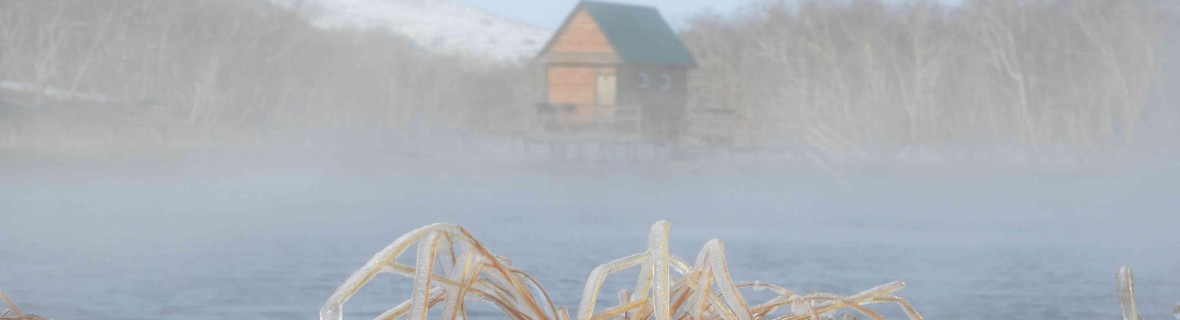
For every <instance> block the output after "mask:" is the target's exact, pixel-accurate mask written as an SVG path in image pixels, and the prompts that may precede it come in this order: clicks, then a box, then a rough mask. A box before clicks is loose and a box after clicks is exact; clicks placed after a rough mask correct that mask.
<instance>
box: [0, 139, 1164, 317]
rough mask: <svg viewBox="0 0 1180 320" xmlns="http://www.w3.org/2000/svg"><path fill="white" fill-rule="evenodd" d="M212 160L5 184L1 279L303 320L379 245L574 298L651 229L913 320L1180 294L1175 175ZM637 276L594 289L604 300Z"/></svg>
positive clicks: (32, 172) (1149, 302)
mask: <svg viewBox="0 0 1180 320" xmlns="http://www.w3.org/2000/svg"><path fill="white" fill-rule="evenodd" d="M231 158H234V157H233V156H228V155H227V156H225V157H214V158H212V159H208V158H202V159H188V160H182V162H184V163H183V164H174V163H170V162H146V163H136V162H135V161H119V162H118V163H119V164H118V165H110V166H104V167H101V168H95V167H90V166H86V167H81V166H75V165H73V164H69V163H64V164H55V165H45V166H42V167H37V168H22V169H20V170H13V171H11V172H7V173H5V174H4V176H5V178H4V179H0V244H2V245H0V288H3V289H4V290H6V291H7V292H8V293H9V294H10V295H12V296H13V297H14V298H16V299H17V302H18V303H21V306H22V308H23V309H25V310H26V311H29V312H34V313H39V314H42V315H45V316H52V317H54V318H56V319H210V318H230V317H232V318H245V319H291V318H296V319H300V318H301V319H310V318H315V317H316V312H317V311H318V309H319V306H320V305H321V304H323V302H324V300H325V299H326V298H327V297H328V296H329V295H330V294H331V293H332V292H333V291H334V290H335V287H336V286H338V285H339V284H340V283H342V282H343V281H344V279H345V278H346V277H347V276H348V275H349V274H350V273H351V272H352V271H353V270H355V269H356V268H358V267H360V266H361V265H362V264H363V263H364V262H365V261H367V259H368V258H369V257H370V256H371V255H372V254H374V253H376V252H377V251H378V250H380V249H381V248H382V247H384V246H385V245H386V244H388V243H389V242H391V241H393V239H395V238H396V237H397V236H399V235H401V234H402V233H404V232H407V231H409V230H412V229H414V228H416V227H419V226H422V225H425V224H428V223H432V222H456V223H460V224H462V225H464V226H466V227H467V228H468V229H470V230H471V231H472V233H473V234H474V235H475V236H476V237H477V238H478V239H480V240H482V241H483V242H484V243H485V244H486V245H487V246H488V247H489V249H490V250H492V252H493V253H497V254H500V255H503V256H506V257H508V258H510V259H512V261H513V263H514V264H516V265H518V266H521V267H522V268H523V269H524V270H527V271H529V272H530V273H533V274H534V275H536V276H537V278H539V279H540V281H541V282H542V284H543V285H545V286H546V288H547V289H548V290H549V291H550V293H551V294H552V295H553V296H554V298H555V299H556V300H557V302H558V303H559V305H564V306H568V307H571V308H574V307H576V304H577V301H578V299H579V298H580V294H581V290H582V286H583V283H584V281H585V278H586V276H587V274H588V273H589V271H590V270H591V269H592V268H593V267H595V266H596V265H598V264H601V263H605V262H607V261H610V260H612V259H616V258H619V257H623V256H626V255H629V254H632V253H635V252H639V251H642V250H643V249H644V245H645V240H644V239H645V238H646V233H647V230H648V227H649V226H650V225H651V223H653V222H655V221H657V220H660V219H667V220H670V221H672V223H673V224H672V233H671V239H672V245H673V247H672V252H673V253H674V254H676V255H678V256H681V257H688V258H691V257H695V255H696V251H697V250H699V248H700V247H701V246H702V245H703V244H704V243H705V241H707V240H708V239H711V238H720V239H723V240H725V241H726V244H727V254H728V259H729V264H730V268H731V271H732V273H733V275H734V277H735V279H736V280H739V281H741V280H762V281H766V282H770V283H776V284H781V285H783V286H785V287H787V288H790V289H792V290H795V291H799V292H833V293H840V294H852V293H856V292H859V291H861V290H864V289H868V288H871V287H873V286H876V285H879V284H882V283H886V282H889V281H894V280H904V281H907V282H908V283H909V284H910V286H909V287H908V288H907V289H905V290H903V291H901V292H900V295H901V296H903V297H905V298H908V299H910V301H911V302H913V303H914V305H915V306H916V307H917V308H918V310H919V311H921V312H923V314H924V315H925V316H926V317H927V318H929V319H1032V318H1088V319H1115V318H1117V317H1118V315H1119V307H1118V296H1117V294H1116V291H1115V288H1116V286H1115V282H1114V275H1115V270H1116V269H1117V268H1118V267H1119V266H1121V265H1132V266H1133V267H1134V268H1135V271H1136V280H1137V281H1136V284H1137V288H1136V289H1137V296H1138V299H1139V309H1140V311H1141V312H1142V313H1143V317H1144V319H1166V318H1168V317H1170V314H1169V311H1170V310H1171V309H1170V308H1171V306H1172V303H1173V302H1174V301H1176V299H1178V298H1180V254H1177V253H1178V252H1180V240H1178V239H1180V238H1177V236H1176V234H1177V233H1176V232H1175V230H1176V229H1177V228H1178V227H1180V215H1177V214H1176V209H1175V208H1178V207H1180V206H1178V205H1180V200H1178V199H1177V197H1176V196H1175V194H1176V193H1175V190H1176V188H1175V187H1176V186H1177V183H1176V182H1175V181H1177V180H1176V179H1177V178H1180V174H1177V172H1176V171H1174V170H1158V169H1152V170H1147V169H1144V170H1124V171H1120V172H1108V173H1099V174H1084V175H1083V174H1072V173H1032V174H1029V173H1020V174H1015V173H1013V174H1006V173H995V172H991V173H989V174H986V175H985V174H973V173H952V174H938V175H923V174H917V173H891V172H890V171H888V170H881V171H880V172H875V173H868V174H863V175H858V176H856V177H850V178H848V179H847V181H846V182H844V183H840V182H837V181H836V179H833V178H832V177H829V176H826V175H821V174H812V173H800V172H790V171H765V170H742V169H733V170H719V169H717V168H710V167H709V166H705V165H703V164H701V163H696V164H677V163H675V162H669V163H658V164H636V165H627V166H610V167H607V166H599V165H585V164H572V163H563V164H553V163H519V162H518V163H500V164H489V163H487V162H484V163H482V164H479V165H473V164H471V163H439V161H426V160H423V161H410V160H397V161H390V162H382V161H379V160H375V161H374V162H375V163H377V164H376V165H374V164H372V163H369V164H367V165H363V166H358V165H355V164H352V163H340V162H334V163H332V164H330V165H324V164H317V165H287V164H285V163H276V162H268V161H258V162H256V163H249V164H246V165H243V166H235V167H233V168H234V169H226V167H224V166H222V164H224V163H225V162H228V161H230V159H231ZM263 168H268V169H263ZM634 279H635V276H634V274H633V273H624V274H622V275H619V276H616V277H614V278H611V279H610V281H608V285H607V287H606V288H605V289H606V290H605V291H604V292H610V293H609V294H604V295H603V296H604V301H603V302H602V303H611V302H607V300H609V299H613V296H614V295H613V292H614V291H617V290H618V289H621V288H624V287H628V286H630V285H631V283H632V282H633V281H634ZM409 285H410V282H409V280H408V279H401V278H397V277H394V276H389V275H385V276H383V277H382V278H379V280H377V281H375V282H374V283H373V284H371V285H370V286H369V287H366V288H365V289H364V290H362V291H361V293H359V294H358V295H357V297H355V298H354V299H353V300H351V301H349V303H347V304H345V311H346V316H350V317H359V318H371V317H373V316H375V315H377V314H379V313H380V312H381V311H384V310H385V309H387V308H390V307H392V306H394V305H396V304H397V303H398V302H400V301H402V300H405V299H408V298H409V296H410V289H409ZM756 299H758V297H757V296H752V297H751V300H756ZM611 304H612V305H613V303H611ZM877 309H878V310H882V311H883V312H885V314H886V315H890V316H901V314H900V312H899V310H897V309H896V308H893V307H891V306H882V307H880V308H877ZM474 311H478V312H473V316H476V315H477V316H478V317H480V318H501V317H502V316H500V315H497V314H495V313H494V312H493V311H494V310H492V309H477V310H474Z"/></svg>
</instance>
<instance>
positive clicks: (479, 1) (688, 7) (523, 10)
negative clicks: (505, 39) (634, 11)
mask: <svg viewBox="0 0 1180 320" xmlns="http://www.w3.org/2000/svg"><path fill="white" fill-rule="evenodd" d="M458 1H459V2H461V3H464V4H468V5H472V6H475V7H477V8H480V9H484V10H487V11H490V12H492V13H495V14H499V15H502V16H505V17H508V18H511V19H513V20H516V21H520V22H524V23H528V24H531V25H535V26H538V27H542V28H546V29H557V28H558V27H559V26H560V24H561V22H562V20H563V19H565V17H566V14H568V13H569V11H570V10H571V9H573V8H574V6H576V5H577V4H578V0H458ZM619 2H625V3H631V4H637V5H647V6H653V7H656V8H659V9H660V12H662V13H663V14H664V18H665V19H668V21H669V22H670V23H672V24H673V25H679V24H681V23H682V22H684V21H686V20H687V19H688V18H689V17H692V16H693V15H694V14H696V13H700V12H703V11H705V10H716V11H719V12H729V11H732V10H733V9H735V8H737V7H739V6H741V5H742V4H744V3H747V1H740V0H625V1H619Z"/></svg>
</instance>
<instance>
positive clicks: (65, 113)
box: [0, 0, 1176, 149]
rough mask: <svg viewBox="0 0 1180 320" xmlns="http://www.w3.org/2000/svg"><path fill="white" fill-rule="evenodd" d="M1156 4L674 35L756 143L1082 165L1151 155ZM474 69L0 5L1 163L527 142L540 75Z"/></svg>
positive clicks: (146, 15)
mask: <svg viewBox="0 0 1180 320" xmlns="http://www.w3.org/2000/svg"><path fill="white" fill-rule="evenodd" d="M1164 3H1166V2H1156V1H1149V0H966V1H962V2H961V3H959V4H955V5H948V4H944V3H943V2H940V1H936V0H914V1H902V2H893V1H884V0H853V1H819V0H807V1H763V2H752V3H751V4H749V5H748V6H747V7H745V8H744V9H742V10H740V11H738V12H736V13H733V14H726V15H718V14H702V15H699V16H697V17H695V18H694V19H692V20H691V21H688V22H687V23H686V24H684V25H683V27H682V28H681V29H682V30H681V32H682V37H683V38H684V40H685V42H686V44H687V45H688V46H689V47H690V49H691V50H692V51H693V52H694V54H695V55H696V57H697V59H698V60H699V62H700V66H701V68H700V69H698V70H696V71H695V72H694V73H693V75H692V82H693V83H692V90H691V95H692V97H691V100H692V102H691V104H692V108H695V109H713V110H717V109H721V110H729V111H731V112H730V114H735V115H736V118H738V119H737V121H735V122H734V123H736V124H737V125H736V126H735V127H734V128H731V130H734V131H741V132H742V133H743V134H745V135H748V136H753V138H752V140H755V141H758V142H759V143H764V144H776V143H794V142H795V141H804V140H806V141H809V142H810V143H812V144H820V145H826V146H828V147H839V148H853V149H855V148H859V147H864V146H874V147H891V146H914V145H944V144H950V143H964V144H1019V145H1025V146H1033V147H1036V146H1060V145H1068V146H1082V147H1085V146H1094V145H1099V144H1119V143H1126V142H1130V141H1134V140H1136V139H1139V138H1141V135H1140V133H1139V131H1140V129H1141V127H1142V126H1141V123H1142V122H1143V118H1144V109H1145V107H1146V106H1147V105H1149V103H1148V101H1149V100H1150V99H1151V96H1152V94H1153V92H1155V91H1159V90H1160V89H1159V86H1156V84H1158V83H1160V82H1159V81H1158V79H1159V76H1160V75H1161V65H1162V64H1163V62H1162V61H1164V54H1165V53H1164V51H1163V49H1162V48H1163V47H1164V44H1165V41H1164V37H1166V36H1167V35H1168V33H1167V32H1166V28H1165V24H1164V22H1163V21H1164V20H1163V19H1161V17H1162V16H1163V14H1164V12H1165V11H1164V10H1163V9H1164V8H1163V7H1162V6H1163V4H1164ZM1173 14H1175V13H1173ZM481 61H482V60H481V59H475V58H471V57H461V56H449V55H435V54H431V53H429V52H427V51H425V50H423V49H421V48H419V47H417V46H415V45H414V44H413V43H412V42H410V41H408V40H406V39H405V38H404V37H401V36H397V35H391V34H387V33H383V32H379V31H366V30H324V29H320V28H316V27H314V26H312V25H311V24H310V23H309V22H308V21H307V19H305V18H304V17H302V16H301V15H300V13H299V12H296V11H292V10H287V9H284V8H282V7H279V6H276V5H274V4H273V3H271V2H269V1H261V0H260V1H244V0H85V1H82V0H38V1H13V0H0V81H4V82H3V83H6V84H7V86H8V88H7V89H3V90H0V137H7V138H5V139H3V140H0V141H7V142H8V143H9V144H8V145H10V146H25V147H27V145H28V144H21V143H19V142H20V141H21V140H23V139H30V137H39V136H42V135H46V134H47V132H48V133H52V131H53V130H66V129H69V128H70V127H71V126H86V125H89V124H93V123H95V122H102V123H104V125H105V126H108V127H109V126H116V125H124V124H126V125H147V126H151V127H153V128H154V127H186V128H237V129H241V130H243V131H244V132H247V133H250V134H253V133H257V132H266V130H280V129H281V130H288V131H295V132H297V131H299V130H308V129H336V128H358V127H359V128H375V129H379V130H381V131H383V132H390V133H391V134H399V132H406V130H409V129H408V128H414V127H438V128H458V129H461V130H466V131H471V132H479V133H485V134H493V135H501V134H515V133H520V132H523V131H525V130H526V126H527V125H528V123H529V121H530V115H531V113H532V109H531V107H530V106H531V105H532V103H534V102H536V101H539V100H540V96H539V92H541V91H542V90H541V89H542V88H541V85H542V81H540V79H539V76H538V75H539V72H538V70H536V69H537V68H538V67H537V66H536V65H535V64H530V63H528V62H527V61H520V62H515V63H488V62H486V61H483V62H481ZM22 86H23V87H22ZM1173 115H1174V113H1173ZM38 123H50V124H52V126H50V127H51V128H50V129H44V128H38V126H39V125H38ZM1172 123H1176V122H1175V121H1173V122H1172ZM54 128H57V129H54ZM62 128H65V129H62ZM112 130H113V129H112ZM152 130H156V131H161V130H165V129H159V130H157V129H152ZM163 136H165V137H167V134H166V133H165V134H163ZM111 139H116V138H111Z"/></svg>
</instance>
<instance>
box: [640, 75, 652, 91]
mask: <svg viewBox="0 0 1180 320" xmlns="http://www.w3.org/2000/svg"><path fill="white" fill-rule="evenodd" d="M650 86H651V77H649V76H648V75H647V72H640V73H639V88H640V89H647V87H650Z"/></svg>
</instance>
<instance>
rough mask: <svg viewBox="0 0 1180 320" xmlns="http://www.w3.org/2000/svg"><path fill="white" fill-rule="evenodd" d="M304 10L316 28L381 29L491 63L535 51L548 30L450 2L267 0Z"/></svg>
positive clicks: (434, 48)
mask: <svg viewBox="0 0 1180 320" xmlns="http://www.w3.org/2000/svg"><path fill="white" fill-rule="evenodd" d="M271 1H272V2H274V3H276V4H279V5H281V6H283V7H286V8H289V9H296V10H303V11H304V13H305V14H308V18H309V19H311V21H312V23H313V24H314V25H316V26H317V27H321V28H328V29H333V28H361V29H384V30H388V31H390V32H393V33H396V34H400V35H404V36H406V37H409V38H410V39H412V40H413V41H414V42H415V43H417V44H418V45H419V46H422V47H423V48H426V49H427V50H430V51H432V52H436V53H444V54H467V55H474V56H480V57H484V58H487V59H488V60H493V61H509V60H515V59H521V58H528V57H532V56H533V55H536V54H537V52H539V51H540V50H541V47H542V46H544V45H545V42H546V41H547V40H548V38H549V36H550V35H551V34H552V31H549V30H546V29H543V28H540V27H535V26H531V25H528V24H524V23H521V22H517V21H513V20H510V19H508V18H504V17H501V16H498V15H495V14H492V13H489V12H487V11H483V10H480V9H477V8H474V7H471V6H468V5H464V4H460V3H456V2H454V1H452V0H271Z"/></svg>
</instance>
